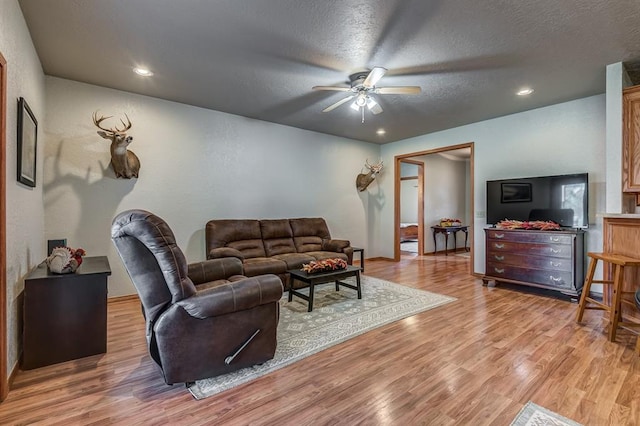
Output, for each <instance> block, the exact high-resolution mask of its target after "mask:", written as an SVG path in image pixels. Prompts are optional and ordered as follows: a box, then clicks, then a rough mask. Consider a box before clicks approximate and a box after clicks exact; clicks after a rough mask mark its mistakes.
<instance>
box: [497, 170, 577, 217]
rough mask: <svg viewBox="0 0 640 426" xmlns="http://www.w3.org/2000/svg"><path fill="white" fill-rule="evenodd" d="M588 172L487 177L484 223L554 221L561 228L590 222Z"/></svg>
mask: <svg viewBox="0 0 640 426" xmlns="http://www.w3.org/2000/svg"><path fill="white" fill-rule="evenodd" d="M588 210H589V175H588V173H577V174H570V175H558V176H537V177H530V178H517V179H501V180H489V181H487V224H489V225H495V224H496V223H498V222H500V221H501V220H504V219H509V220H521V221H528V220H544V221H548V220H551V221H554V222H556V223H558V224H559V225H560V226H562V227H564V228H587V227H588V226H589V211H588Z"/></svg>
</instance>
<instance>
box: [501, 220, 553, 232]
mask: <svg viewBox="0 0 640 426" xmlns="http://www.w3.org/2000/svg"><path fill="white" fill-rule="evenodd" d="M496 228H498V229H535V230H540V231H557V230H559V229H560V225H558V224H557V223H555V222H554V221H551V220H547V221H544V220H529V221H524V222H523V221H521V220H508V219H505V220H501V221H500V222H498V223H496Z"/></svg>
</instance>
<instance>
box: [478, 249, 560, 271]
mask: <svg viewBox="0 0 640 426" xmlns="http://www.w3.org/2000/svg"><path fill="white" fill-rule="evenodd" d="M487 261H488V262H491V263H494V264H504V265H512V266H519V267H523V268H534V269H546V270H550V271H564V272H571V271H572V268H573V262H572V261H571V259H570V258H566V257H545V256H523V255H519V254H514V253H509V252H492V253H489V255H488V256H487Z"/></svg>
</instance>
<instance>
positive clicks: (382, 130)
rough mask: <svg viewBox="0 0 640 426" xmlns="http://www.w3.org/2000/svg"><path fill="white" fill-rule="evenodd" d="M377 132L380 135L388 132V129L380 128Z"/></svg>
mask: <svg viewBox="0 0 640 426" xmlns="http://www.w3.org/2000/svg"><path fill="white" fill-rule="evenodd" d="M376 133H377V134H378V135H380V136H382V135H384V134H385V133H387V131H386V130H384V129H378V130H377V131H376Z"/></svg>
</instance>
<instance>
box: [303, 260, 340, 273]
mask: <svg viewBox="0 0 640 426" xmlns="http://www.w3.org/2000/svg"><path fill="white" fill-rule="evenodd" d="M346 268H347V262H345V261H344V260H342V259H323V260H312V261H311V262H309V263H305V264H304V265H302V270H303V271H304V272H306V273H307V274H318V273H320V272H330V271H339V270H341V269H346Z"/></svg>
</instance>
